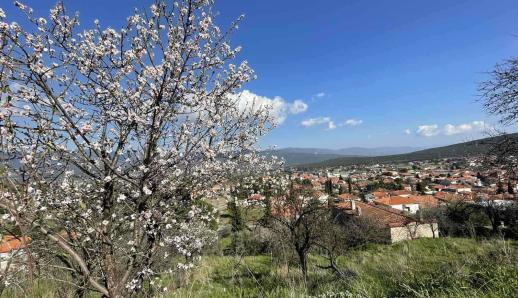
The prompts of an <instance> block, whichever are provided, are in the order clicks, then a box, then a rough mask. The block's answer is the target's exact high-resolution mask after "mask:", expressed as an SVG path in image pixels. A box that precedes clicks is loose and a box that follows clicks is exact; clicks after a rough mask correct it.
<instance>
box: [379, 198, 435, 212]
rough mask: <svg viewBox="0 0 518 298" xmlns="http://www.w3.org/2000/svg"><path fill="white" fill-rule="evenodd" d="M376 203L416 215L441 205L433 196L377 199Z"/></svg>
mask: <svg viewBox="0 0 518 298" xmlns="http://www.w3.org/2000/svg"><path fill="white" fill-rule="evenodd" d="M374 203H376V204H378V205H386V206H390V207H391V208H394V209H398V210H401V211H405V212H408V213H411V214H415V213H417V212H418V211H419V210H420V209H423V208H430V207H437V206H438V205H439V200H438V199H436V198H434V197H433V196H409V197H398V196H396V197H383V198H377V199H375V200H374Z"/></svg>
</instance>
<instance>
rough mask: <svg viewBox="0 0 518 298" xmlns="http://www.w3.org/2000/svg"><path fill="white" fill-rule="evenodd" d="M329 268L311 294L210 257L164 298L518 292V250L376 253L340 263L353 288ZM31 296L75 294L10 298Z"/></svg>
mask: <svg viewBox="0 0 518 298" xmlns="http://www.w3.org/2000/svg"><path fill="white" fill-rule="evenodd" d="M324 262H325V260H323V258H321V257H319V256H316V255H312V256H310V258H309V266H310V271H309V273H308V280H309V283H308V286H307V287H304V286H303V284H304V283H303V280H302V275H301V274H300V270H299V269H298V268H297V267H295V266H290V265H289V264H288V263H286V262H284V261H282V260H278V259H275V258H272V257H271V256H266V255H258V256H247V257H230V256H206V257H203V259H202V260H201V261H200V263H199V266H198V267H197V268H195V269H194V270H193V271H192V272H187V273H175V274H174V276H172V277H167V278H165V279H166V280H167V281H168V283H166V284H165V286H167V288H168V291H167V292H166V293H164V295H163V296H164V297H168V298H169V297H170V298H184V297H185V298H187V297H216V298H218V297H220V298H223V297H229V298H230V297H333V298H334V297H444V298H446V297H458V298H464V297H465V298H468V297H469V298H482V297H490V298H497V297H498V298H506V297H509V298H511V297H515V294H516V293H517V292H518V242H510V241H500V240H492V241H476V240H472V239H460V238H439V239H419V240H414V241H406V242H401V243H398V244H393V245H370V246H368V247H365V248H363V249H361V250H355V251H351V252H350V253H348V254H347V255H344V256H342V257H339V258H338V264H339V265H340V266H341V267H342V268H347V269H350V270H352V271H353V272H355V273H356V277H352V278H349V279H346V280H343V279H338V278H337V277H336V276H335V275H334V274H332V273H331V272H330V271H328V270H323V269H319V268H317V267H316V265H321V264H324ZM27 293H34V295H35V296H34V297H65V296H66V295H73V293H74V292H73V291H71V290H70V287H69V286H68V285H67V284H61V283H59V282H57V281H49V280H43V279H42V280H39V281H37V282H36V286H35V288H34V289H29V288H27V287H26V288H24V289H21V288H9V289H6V291H5V292H4V293H3V294H4V295H3V296H2V297H4V296H5V297H26V295H27ZM63 295H65V296H63ZM66 297H69V296H66ZM88 297H99V296H97V295H90V296H88Z"/></svg>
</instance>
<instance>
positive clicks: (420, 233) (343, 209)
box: [335, 200, 439, 243]
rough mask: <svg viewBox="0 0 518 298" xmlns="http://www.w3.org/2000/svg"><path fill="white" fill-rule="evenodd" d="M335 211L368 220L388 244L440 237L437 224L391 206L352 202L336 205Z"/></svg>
mask: <svg viewBox="0 0 518 298" xmlns="http://www.w3.org/2000/svg"><path fill="white" fill-rule="evenodd" d="M335 209H336V210H335V211H338V212H340V213H342V214H343V215H346V216H357V217H360V218H362V219H366V220H367V221H369V222H370V223H371V224H372V225H374V226H376V227H377V228H379V229H380V232H381V233H382V238H384V239H385V240H386V241H387V242H391V243H394V242H399V241H403V240H411V239H417V238H436V237H439V228H438V224H437V223H436V222H424V221H420V220H417V219H416V218H413V217H410V216H408V215H406V214H405V213H404V212H403V211H400V210H397V209H394V208H391V207H389V206H380V205H374V204H373V203H363V202H360V201H355V200H350V201H347V202H342V203H338V204H336V205H335Z"/></svg>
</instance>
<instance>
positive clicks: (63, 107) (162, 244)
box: [0, 0, 278, 292]
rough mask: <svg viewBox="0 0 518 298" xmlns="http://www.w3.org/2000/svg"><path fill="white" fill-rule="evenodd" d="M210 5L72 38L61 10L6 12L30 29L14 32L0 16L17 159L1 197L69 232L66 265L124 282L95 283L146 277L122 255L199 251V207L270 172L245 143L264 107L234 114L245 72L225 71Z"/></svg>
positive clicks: (7, 151) (8, 144)
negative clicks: (72, 262)
mask: <svg viewBox="0 0 518 298" xmlns="http://www.w3.org/2000/svg"><path fill="white" fill-rule="evenodd" d="M211 3H212V1H194V0H182V1H178V2H177V3H176V4H174V5H173V6H168V5H167V3H166V2H165V1H157V2H156V3H155V4H154V5H153V6H151V8H150V10H149V12H150V13H147V12H145V11H143V12H139V11H137V12H135V14H134V15H131V16H129V17H128V18H127V23H126V25H125V26H124V27H123V28H122V29H120V30H115V29H113V28H105V29H103V28H102V27H101V22H95V24H94V28H93V29H90V30H82V29H81V30H80V29H78V24H79V17H78V14H75V15H73V16H69V15H66V14H65V8H64V6H63V4H62V3H58V4H57V5H56V6H55V7H54V8H52V9H51V11H50V16H49V18H41V17H34V16H33V13H32V10H31V9H30V8H29V7H27V6H25V5H23V4H21V3H18V4H17V7H18V8H19V9H21V10H22V11H23V12H24V13H25V15H26V16H27V18H28V21H29V22H32V23H33V24H34V27H35V28H37V29H35V30H34V31H27V30H25V29H24V28H22V26H20V25H19V24H18V23H16V22H10V23H8V22H6V20H5V19H6V15H5V13H4V11H3V10H1V9H0V41H1V42H2V43H1V44H2V45H1V46H0V69H1V71H2V73H1V74H0V78H1V79H0V88H1V89H2V90H5V92H4V93H5V95H2V98H1V100H2V102H1V104H2V110H1V112H0V146H1V147H0V149H1V153H2V155H5V156H6V157H8V159H11V160H18V161H20V163H17V162H11V161H9V162H4V164H3V165H4V166H5V167H7V168H8V174H7V175H6V177H10V178H13V179H12V181H22V180H21V179H19V177H23V178H24V179H23V181H24V183H26V184H27V185H28V186H30V190H31V191H27V192H26V193H20V194H17V195H10V196H9V197H6V195H5V194H4V195H3V196H2V197H1V199H2V200H3V201H5V202H7V203H8V204H7V203H6V205H9V206H13V208H19V209H20V210H23V214H24V215H27V216H28V217H29V218H27V221H28V222H31V223H34V224H37V225H40V226H43V227H47V228H48V229H49V230H51V231H52V232H54V233H59V232H61V231H60V230H59V229H63V230H66V231H67V232H68V233H70V234H71V235H74V237H73V239H70V241H72V242H74V244H75V245H77V246H80V247H81V246H82V247H84V248H87V249H88V250H89V251H90V252H92V253H90V254H89V255H82V254H81V253H80V250H79V251H78V252H77V255H78V256H79V257H82V258H90V257H91V256H95V258H97V259H98V260H99V261H97V260H96V261H92V262H90V263H91V264H106V262H104V261H103V260H108V259H111V260H113V259H115V260H117V264H118V265H120V266H122V268H120V270H123V271H124V270H126V271H128V272H129V274H127V275H124V276H128V278H131V279H133V278H135V279H133V281H130V280H124V278H123V277H121V276H119V275H117V274H115V272H111V271H110V270H109V268H100V270H96V272H105V273H106V275H103V276H97V277H96V278H99V279H102V278H107V277H106V276H109V278H112V279H114V280H116V281H117V282H120V283H124V284H127V285H129V288H130V289H133V290H135V289H138V288H139V286H140V283H141V282H142V278H140V277H138V274H142V272H144V271H143V270H144V269H150V268H147V267H145V266H147V265H146V264H147V263H146V262H144V261H142V262H140V261H139V262H136V261H132V260H134V259H135V258H142V256H147V254H150V255H149V256H147V259H146V260H147V262H149V263H150V264H153V262H152V260H154V258H157V257H164V256H170V255H171V254H175V255H181V256H184V257H186V258H192V257H194V256H195V255H197V254H199V253H200V252H201V251H202V249H203V247H205V246H206V245H207V244H208V243H211V239H213V238H214V236H215V234H214V232H213V231H211V230H210V228H209V226H210V222H211V221H212V220H214V214H213V213H211V212H210V210H208V209H206V208H199V207H196V206H199V205H198V202H199V200H201V199H203V198H211V197H215V196H217V195H218V194H217V191H216V190H215V188H214V186H215V185H221V184H224V183H227V182H228V181H231V180H232V179H234V178H235V177H246V176H249V175H252V174H255V173H258V172H260V173H265V174H266V175H268V173H269V172H270V171H274V170H275V169H276V167H277V166H278V165H277V163H270V162H269V161H268V160H267V159H266V158H265V157H262V156H260V155H259V154H257V153H256V147H255V146H256V145H255V144H256V142H257V139H258V137H259V136H261V135H263V134H265V133H266V132H268V130H269V129H270V128H271V127H272V123H271V117H270V115H269V111H268V110H267V109H266V108H264V109H255V108H254V109H250V110H246V109H245V110H243V109H241V108H238V107H237V104H236V103H237V101H238V98H236V96H235V95H234V94H236V93H237V92H238V91H239V90H240V88H241V87H242V86H243V84H244V83H246V82H248V81H250V80H252V79H253V78H254V77H255V74H254V72H253V70H252V69H251V68H250V67H249V66H248V63H247V62H246V61H243V62H241V63H240V64H239V65H234V64H232V63H231V60H232V59H234V58H235V57H236V55H237V54H238V53H239V52H240V49H241V48H240V47H236V48H232V47H231V46H230V45H229V36H228V35H227V33H222V31H221V30H220V28H219V27H218V26H216V25H215V24H214V21H215V20H214V16H213V14H212V9H211V7H210V5H211ZM236 28H237V23H234V24H232V26H231V28H230V30H229V31H228V32H232V31H233V30H234V29H236ZM7 99H9V100H8V101H7ZM17 177H18V178H17ZM27 189H29V188H27ZM56 227H58V228H56ZM107 243H108V244H109V245H110V246H112V247H111V248H110V249H105V247H104V246H106V245H108V244H107ZM109 252H115V253H113V254H114V255H106V254H107V253H109ZM166 259H167V261H168V262H171V263H170V267H171V268H182V269H186V268H188V267H189V266H190V265H188V264H189V263H188V262H187V263H184V264H175V263H174V262H175V259H174V258H171V257H169V258H166ZM124 264H126V265H124ZM99 266H101V265H99ZM124 266H126V267H124ZM138 272H140V273H138ZM146 272H147V271H146ZM83 273H84V272H83ZM146 274H148V275H152V274H151V273H149V272H147V273H146ZM94 286H95V285H94ZM96 287H97V289H98V290H99V291H101V292H102V289H100V288H99V286H96ZM122 288H123V287H122Z"/></svg>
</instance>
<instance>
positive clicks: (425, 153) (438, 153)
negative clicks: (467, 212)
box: [297, 133, 518, 169]
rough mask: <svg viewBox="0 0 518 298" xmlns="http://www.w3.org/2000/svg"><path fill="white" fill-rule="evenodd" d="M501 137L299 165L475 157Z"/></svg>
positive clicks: (517, 134) (333, 164) (313, 165)
mask: <svg viewBox="0 0 518 298" xmlns="http://www.w3.org/2000/svg"><path fill="white" fill-rule="evenodd" d="M507 137H512V138H518V133H513V134H509V135H507ZM500 138H502V137H501V136H497V137H491V138H485V139H480V140H475V141H470V142H465V143H459V144H454V145H449V146H443V147H437V148H431V149H425V150H419V151H415V152H410V153H405V154H393V155H384V156H342V157H338V158H333V159H328V160H321V161H318V162H308V163H305V164H298V165H297V167H299V168H303V169H304V168H306V169H310V168H320V167H336V166H349V165H354V164H377V163H392V162H409V161H421V160H431V159H440V158H455V157H466V156H474V155H480V154H484V153H487V152H488V150H489V148H490V147H491V146H492V144H494V143H496V142H498V140H499V139H500Z"/></svg>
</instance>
